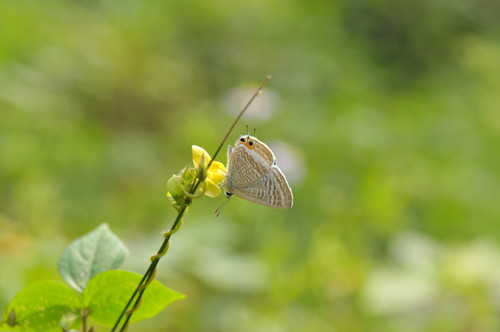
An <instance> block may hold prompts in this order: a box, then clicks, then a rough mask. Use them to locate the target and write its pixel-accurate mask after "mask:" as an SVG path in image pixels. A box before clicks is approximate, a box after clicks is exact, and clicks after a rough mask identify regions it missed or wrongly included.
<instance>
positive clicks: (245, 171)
mask: <svg viewBox="0 0 500 332" xmlns="http://www.w3.org/2000/svg"><path fill="white" fill-rule="evenodd" d="M272 165H273V164H272V161H271V162H270V161H269V159H266V158H264V157H262V156H261V155H259V154H257V153H255V152H253V151H252V150H249V149H248V148H246V147H245V146H244V145H237V146H236V147H235V148H234V149H233V148H231V147H229V149H228V166H227V176H226V187H227V188H228V189H229V191H231V190H232V188H233V187H245V186H248V185H249V184H251V183H253V182H255V181H257V180H258V179H260V178H262V177H263V176H264V175H265V174H267V173H268V172H269V170H270V169H271V167H272Z"/></svg>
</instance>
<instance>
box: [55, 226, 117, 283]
mask: <svg viewBox="0 0 500 332" xmlns="http://www.w3.org/2000/svg"><path fill="white" fill-rule="evenodd" d="M126 256H127V248H125V245H124V244H123V243H122V242H121V241H120V239H119V238H118V237H117V236H116V235H115V234H114V233H113V232H111V231H110V229H109V227H108V225H107V224H101V225H100V226H99V227H98V228H96V229H95V230H94V231H92V232H90V233H88V234H87V235H85V236H83V237H81V238H79V239H77V240H75V241H73V242H72V243H71V244H70V245H69V246H68V247H67V248H66V250H64V252H63V254H62V256H61V258H60V259H59V266H58V268H59V273H60V274H61V276H62V277H63V278H64V280H66V282H67V283H68V284H69V285H70V286H71V287H72V288H73V289H75V290H77V291H79V292H82V291H83V289H84V288H85V285H87V283H88V282H89V280H90V279H91V278H92V277H94V276H95V275H97V274H99V273H101V272H104V271H108V270H112V269H117V268H118V267H120V265H121V264H122V263H123V261H124V260H125V257H126Z"/></svg>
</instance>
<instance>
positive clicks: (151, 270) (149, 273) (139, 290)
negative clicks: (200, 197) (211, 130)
mask: <svg viewBox="0 0 500 332" xmlns="http://www.w3.org/2000/svg"><path fill="white" fill-rule="evenodd" d="M270 79H271V76H270V75H268V76H266V78H265V79H264V80H263V81H262V83H261V84H260V85H259V88H258V89H257V90H256V91H255V93H254V94H253V95H252V97H251V98H250V99H249V100H248V102H247V103H246V105H245V107H243V109H242V110H241V112H240V113H239V114H238V116H237V117H236V119H235V120H234V121H233V123H232V125H231V127H229V130H228V131H227V133H226V135H225V136H224V138H223V139H222V141H221V142H220V144H219V146H218V147H217V150H216V151H215V153H214V154H213V156H212V158H211V159H210V161H209V163H208V165H207V169H208V168H210V166H211V165H212V163H213V162H214V160H215V158H216V157H217V155H218V154H219V153H220V151H221V150H222V147H223V146H224V143H226V140H227V139H228V137H229V135H230V134H231V132H232V131H233V129H234V127H235V126H236V124H237V123H238V121H239V120H240V118H241V117H242V116H243V114H244V113H245V112H246V110H247V109H248V107H249V106H250V104H251V103H252V102H253V100H254V99H255V98H256V97H257V96H258V95H259V94H260V93H261V92H262V88H263V87H264V85H265V84H266V83H267V82H268V81H269V80H270ZM201 183H202V181H200V180H199V179H195V181H194V182H193V185H192V186H191V189H190V190H189V194H190V195H194V194H195V193H196V190H197V189H198V187H199V186H200V185H201ZM191 203H192V199H191V198H189V197H188V198H186V200H185V201H184V205H183V206H182V207H180V209H179V212H178V214H177V217H176V218H175V220H174V223H173V224H172V227H170V229H169V230H168V231H167V232H165V233H164V234H163V236H164V239H163V243H162V244H161V246H160V249H158V252H157V253H156V255H154V256H152V258H151V264H150V265H149V267H148V269H147V270H146V272H145V273H144V275H143V276H142V278H141V281H139V284H138V285H137V287H136V288H135V290H134V292H133V293H132V295H131V296H130V299H129V300H128V302H127V304H126V305H125V308H123V310H122V312H121V313H120V316H119V317H118V319H117V320H116V323H115V325H114V326H113V328H112V329H111V332H115V331H116V329H117V328H118V326H119V325H120V322H121V321H122V319H123V318H124V316H125V319H124V321H123V324H122V325H121V327H120V330H119V331H120V332H123V331H126V330H127V328H128V325H129V322H130V319H131V318H132V315H133V313H134V312H135V311H136V310H137V309H138V308H139V306H140V304H141V299H142V295H143V294H144V291H145V290H146V287H147V286H148V285H149V284H150V283H151V282H152V281H153V280H154V276H155V272H156V266H157V265H158V263H159V262H160V259H161V257H163V256H164V255H165V253H166V252H167V250H168V246H169V242H170V237H171V236H172V235H173V234H174V233H175V232H177V231H178V230H179V228H180V226H181V224H182V217H183V216H184V214H185V212H186V210H187V208H188V206H189V205H191ZM134 300H135V301H134ZM132 302H134V305H133V306H132V308H131V309H129V308H130V305H131V304H132Z"/></svg>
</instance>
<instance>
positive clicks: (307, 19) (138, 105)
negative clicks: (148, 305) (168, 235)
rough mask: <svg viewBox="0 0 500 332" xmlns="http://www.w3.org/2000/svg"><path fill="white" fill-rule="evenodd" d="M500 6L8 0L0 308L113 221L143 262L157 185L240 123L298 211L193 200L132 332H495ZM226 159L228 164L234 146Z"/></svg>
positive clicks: (0, 12) (486, 0) (150, 242)
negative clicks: (175, 294) (272, 159)
mask: <svg viewBox="0 0 500 332" xmlns="http://www.w3.org/2000/svg"><path fill="white" fill-rule="evenodd" d="M499 13H500V2H498V1H497V0H476V1H472V0H459V1H456V0H438V1H435V0H423V1H409V0H382V1H373V0H367V1H361V0H358V1H350V0H339V1H305V0H302V1H299V0H297V1H283V0H254V1H246V2H232V1H217V0H216V1H178V0H172V1H160V0H150V1H140V0H122V1H111V0H108V1H97V0H96V1H69V0H68V1H56V0H53V1H34V0H33V1H29V0H17V1H2V2H1V4H0V228H1V231H0V264H1V266H2V268H1V269H0V311H2V312H3V311H4V309H5V307H6V305H7V303H8V302H9V301H10V299H11V298H12V297H13V296H14V295H15V293H16V292H17V291H18V290H20V289H21V288H22V287H23V286H25V285H27V284H28V283H30V282H33V281H35V280H39V279H46V278H48V279H60V277H59V276H58V274H57V268H56V266H57V259H58V257H59V255H60V254H61V253H62V251H63V249H64V248H65V247H66V245H68V243H69V242H71V241H72V240H74V239H76V238H77V237H79V236H81V235H83V234H85V233H87V232H89V231H90V230H92V229H94V228H95V227H97V226H98V225H99V224H100V223H102V222H107V223H108V224H109V225H110V227H111V229H112V230H113V231H114V232H115V233H117V234H118V235H119V236H120V237H121V238H122V239H123V241H124V243H125V244H126V246H127V247H128V248H129V249H130V256H129V258H128V259H127V263H126V266H125V267H124V268H126V269H129V270H132V271H135V272H138V273H143V272H144V271H145V269H146V267H147V264H148V259H149V258H148V257H149V255H150V254H152V253H154V252H155V251H156V250H157V248H158V247H159V245H160V243H161V241H162V237H161V231H162V230H166V229H168V227H169V226H170V225H171V223H172V220H173V218H174V217H175V211H174V209H172V208H171V207H170V206H169V202H168V200H167V199H166V197H165V193H166V181H167V180H168V178H169V177H170V176H171V175H172V174H174V173H176V172H178V171H179V170H180V169H181V168H182V167H184V166H185V165H188V164H190V163H191V145H192V144H196V145H199V146H202V147H204V148H205V149H207V151H209V152H210V153H213V151H214V150H215V148H216V147H217V145H218V142H219V141H220V140H221V139H222V137H223V135H224V133H225V131H226V130H227V128H228V126H229V125H230V123H231V122H232V120H233V118H234V114H235V113H236V112H237V111H238V110H239V109H240V105H241V103H242V102H243V101H244V100H246V99H247V98H248V97H249V96H250V95H251V93H252V90H253V89H254V88H255V87H256V85H257V84H258V83H259V82H260V81H261V80H262V79H263V78H264V77H265V75H266V74H272V75H273V77H274V79H273V80H272V81H271V82H270V83H269V85H268V86H267V87H266V88H265V91H264V94H263V95H262V96H261V97H259V99H258V101H257V102H256V103H255V104H254V105H253V107H252V108H251V109H250V111H249V112H248V114H246V115H245V117H244V118H243V120H242V121H241V122H240V123H239V125H238V126H237V128H236V130H235V131H234V132H233V134H232V135H231V137H230V140H229V142H228V143H230V144H232V143H233V142H234V141H235V140H236V138H237V137H238V136H239V135H240V134H244V133H246V130H245V124H248V125H249V127H250V128H254V127H255V128H257V136H258V137H259V138H260V139H261V140H263V141H264V142H267V143H269V144H270V145H271V147H272V148H273V149H274V150H275V152H276V154H277V156H278V164H279V165H280V166H281V167H282V169H283V170H284V172H285V174H287V176H288V178H289V180H290V185H291V187H292V188H293V191H294V195H295V205H294V207H293V208H292V209H289V210H274V209H270V208H267V207H263V206H258V205H256V204H252V203H249V202H246V201H243V200H241V199H238V198H234V199H232V201H231V203H230V204H229V205H228V206H227V207H226V208H225V209H224V211H223V212H222V215H221V216H220V217H218V218H216V217H215V216H214V213H213V211H214V210H215V209H216V208H217V206H219V205H220V204H221V203H222V202H224V200H225V199H224V198H223V197H218V198H217V199H209V198H203V199H201V200H198V201H196V203H195V204H194V205H193V206H192V208H191V210H190V212H189V214H188V215H187V216H186V218H185V223H184V225H183V228H182V229H181V231H180V233H177V234H176V235H175V236H174V238H173V241H172V245H171V249H170V251H169V253H168V254H167V256H166V257H165V258H164V259H163V261H162V262H161V263H160V266H159V271H158V275H157V279H158V280H160V281H162V282H163V283H164V284H166V285H167V286H169V287H171V288H173V289H175V290H177V291H180V292H183V293H185V294H186V295H187V296H188V297H187V299H185V300H183V301H180V302H177V303H174V304H173V305H172V306H171V307H168V308H167V309H166V310H165V311H163V312H162V313H161V314H160V315H159V316H157V317H155V318H153V319H150V320H148V321H144V322H141V323H137V324H135V325H134V326H133V327H132V329H131V330H133V331H208V332H210V331H222V332H224V331H228V332H229V331H231V332H232V331H254V332H261V331H262V332H282V331H283V332H285V331H287V332H289V331H291V332H294V331H499V330H500V315H499V314H500V243H499V242H500V227H498V223H499V222H500V220H499V219H500V204H499V203H500V202H499V198H500V172H499V171H500V153H499V152H500V149H499V147H500V108H499V105H500V93H498V91H499V87H500V20H498V14H499ZM218 159H219V160H221V161H223V162H225V161H226V160H225V153H222V154H221V155H220V157H219V158H218Z"/></svg>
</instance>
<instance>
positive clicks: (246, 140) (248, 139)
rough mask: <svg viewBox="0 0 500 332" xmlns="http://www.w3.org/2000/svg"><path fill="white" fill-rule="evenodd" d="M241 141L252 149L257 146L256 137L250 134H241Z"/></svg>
mask: <svg viewBox="0 0 500 332" xmlns="http://www.w3.org/2000/svg"><path fill="white" fill-rule="evenodd" d="M239 141H240V144H243V145H245V146H246V147H247V148H249V149H250V150H252V149H253V148H254V147H255V139H254V138H253V137H252V136H250V135H245V136H241V137H240V139H239Z"/></svg>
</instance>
